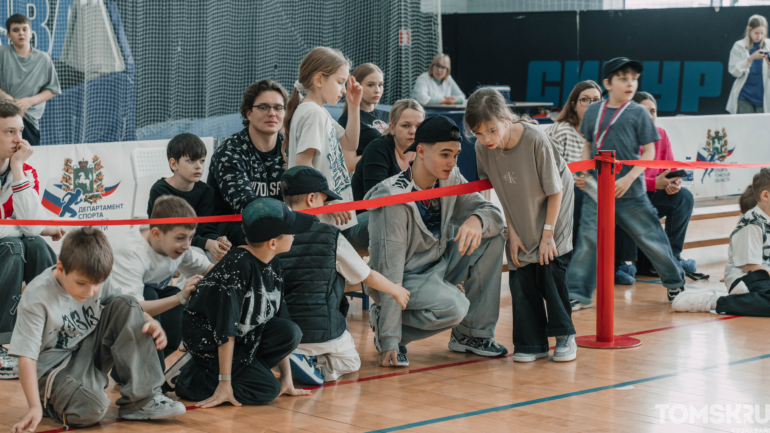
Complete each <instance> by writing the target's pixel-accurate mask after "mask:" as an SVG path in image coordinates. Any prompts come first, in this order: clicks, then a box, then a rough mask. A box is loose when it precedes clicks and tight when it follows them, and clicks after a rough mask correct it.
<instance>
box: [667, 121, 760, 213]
mask: <svg viewBox="0 0 770 433" xmlns="http://www.w3.org/2000/svg"><path fill="white" fill-rule="evenodd" d="M658 126H660V127H662V128H663V129H665V130H666V132H667V133H668V136H669V138H670V139H671V147H672V149H673V151H674V159H675V160H677V161H685V160H686V158H687V157H690V160H691V161H705V162H722V163H727V164H744V163H761V162H770V114H741V115H729V114H725V115H718V116H687V117H659V118H658ZM765 128H768V129H765ZM758 171H759V169H758V168H736V169H720V168H717V169H710V170H694V178H693V195H695V197H696V198H708V197H717V196H726V195H731V194H741V193H743V191H744V190H745V189H746V187H747V186H749V185H750V184H751V179H752V177H753V176H754V174H755V173H757V172H758Z"/></svg>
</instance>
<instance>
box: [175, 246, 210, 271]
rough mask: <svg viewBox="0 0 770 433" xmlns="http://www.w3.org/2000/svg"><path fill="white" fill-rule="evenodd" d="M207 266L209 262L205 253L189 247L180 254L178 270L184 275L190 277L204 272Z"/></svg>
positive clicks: (207, 268)
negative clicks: (180, 261)
mask: <svg viewBox="0 0 770 433" xmlns="http://www.w3.org/2000/svg"><path fill="white" fill-rule="evenodd" d="M209 266H211V262H209V259H208V258H207V257H206V256H205V255H203V254H201V253H199V252H197V251H195V250H194V249H192V248H190V249H189V250H187V251H185V253H184V255H183V256H182V263H181V264H180V265H179V272H181V273H182V275H184V276H185V277H187V278H190V277H193V276H195V275H203V274H205V273H206V271H208V270H209Z"/></svg>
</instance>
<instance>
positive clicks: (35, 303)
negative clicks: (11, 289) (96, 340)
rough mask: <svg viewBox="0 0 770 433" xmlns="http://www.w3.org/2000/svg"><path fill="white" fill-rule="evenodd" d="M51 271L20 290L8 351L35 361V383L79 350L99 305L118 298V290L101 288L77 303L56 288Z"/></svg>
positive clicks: (95, 319)
mask: <svg viewBox="0 0 770 433" xmlns="http://www.w3.org/2000/svg"><path fill="white" fill-rule="evenodd" d="M53 269H54V268H49V269H46V270H45V271H43V273H42V274H40V275H38V276H37V277H36V278H35V279H33V280H32V281H31V282H30V283H29V284H28V285H27V288H26V289H25V290H24V294H23V295H22V297H21V301H19V309H18V316H17V318H16V326H15V327H14V329H13V335H12V336H11V348H10V350H9V351H8V353H9V354H10V355H13V356H24V357H27V358H29V359H34V360H36V361H37V377H38V379H39V378H40V377H42V376H43V374H45V373H46V372H47V371H50V370H51V369H53V368H54V367H56V365H58V364H59V363H60V362H62V361H63V360H64V358H66V357H67V355H69V354H70V353H71V352H72V351H73V350H75V349H77V348H78V347H79V346H80V342H81V341H83V339H84V338H86V337H87V336H88V335H89V334H91V332H93V331H94V329H96V327H97V326H98V325H99V319H100V318H101V315H102V305H107V304H109V303H110V301H112V300H113V299H115V297H117V296H120V294H121V293H120V288H119V287H114V286H113V288H109V287H104V285H103V286H102V288H101V290H99V292H98V293H97V294H96V295H94V296H92V297H90V298H88V299H86V300H85V301H83V302H78V301H76V300H75V298H73V297H72V296H70V295H69V293H67V291H66V290H64V287H62V286H61V284H59V282H58V281H57V280H56V277H54V275H53Z"/></svg>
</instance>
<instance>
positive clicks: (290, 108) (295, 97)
mask: <svg viewBox="0 0 770 433" xmlns="http://www.w3.org/2000/svg"><path fill="white" fill-rule="evenodd" d="M300 102H302V95H301V94H300V93H299V91H298V90H297V89H296V88H294V89H293V90H292V91H291V97H290V98H289V102H287V103H286V114H285V115H284V116H283V135H284V138H285V140H283V145H282V146H281V154H282V155H283V160H284V161H286V164H287V166H288V164H289V155H288V154H287V153H286V149H287V148H288V147H289V128H290V127H291V118H292V117H293V116H294V111H295V110H297V106H299V103H300Z"/></svg>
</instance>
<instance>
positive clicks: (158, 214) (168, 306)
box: [104, 195, 214, 382]
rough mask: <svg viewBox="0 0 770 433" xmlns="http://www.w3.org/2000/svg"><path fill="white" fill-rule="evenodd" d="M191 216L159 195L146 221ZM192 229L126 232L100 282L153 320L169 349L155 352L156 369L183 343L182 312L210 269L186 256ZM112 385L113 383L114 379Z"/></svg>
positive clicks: (184, 206)
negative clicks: (179, 283) (179, 281)
mask: <svg viewBox="0 0 770 433" xmlns="http://www.w3.org/2000/svg"><path fill="white" fill-rule="evenodd" d="M189 217H195V211H194V210H193V209H192V207H191V206H190V205H189V204H188V203H187V202H186V201H184V200H183V199H181V198H179V197H175V196H171V195H164V196H162V197H160V198H158V200H157V201H156V202H155V206H154V208H153V210H152V216H151V218H153V219H155V218H189ZM196 226H197V224H195V223H186V224H162V225H154V224H151V225H150V230H149V231H147V232H144V233H143V232H141V231H140V230H139V228H138V227H137V228H134V229H133V230H131V231H129V232H128V233H127V234H126V235H125V236H124V237H123V238H122V242H120V243H119V245H117V246H116V247H115V266H114V267H113V269H112V274H111V275H110V278H108V279H107V281H105V282H104V286H105V287H106V288H112V287H116V288H118V289H120V290H121V291H122V292H123V293H125V294H126V295H129V296H133V297H134V298H136V300H137V301H139V305H141V306H142V308H143V309H144V311H145V312H147V313H148V314H149V315H151V316H152V317H154V318H156V319H158V321H160V323H161V325H163V329H165V330H166V332H167V334H168V345H167V346H166V348H165V350H163V351H159V352H158V357H159V358H160V365H161V367H163V369H165V367H166V364H165V358H166V357H167V356H169V355H171V354H172V353H174V352H175V351H176V350H177V348H179V345H180V344H181V343H182V312H183V311H184V305H185V304H186V303H187V300H188V299H190V294H191V293H192V292H193V290H195V286H196V285H197V284H198V282H199V281H200V277H199V276H197V275H205V274H206V272H208V271H209V269H211V268H213V267H214V265H213V264H211V263H210V262H209V260H208V259H207V258H206V256H204V255H203V254H201V253H199V252H197V251H194V250H191V249H190V242H191V240H192V239H193V237H194V235H195V228H196ZM177 270H179V271H180V273H181V274H182V276H184V277H186V278H187V280H186V281H185V283H184V286H183V287H182V289H181V290H180V289H179V288H177V287H174V286H170V285H169V284H170V283H171V279H172V278H173V277H174V274H175V273H176V271H177ZM113 379H115V381H116V382H118V378H117V377H115V376H113Z"/></svg>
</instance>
